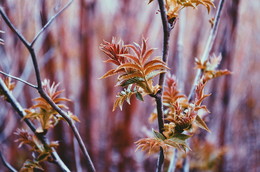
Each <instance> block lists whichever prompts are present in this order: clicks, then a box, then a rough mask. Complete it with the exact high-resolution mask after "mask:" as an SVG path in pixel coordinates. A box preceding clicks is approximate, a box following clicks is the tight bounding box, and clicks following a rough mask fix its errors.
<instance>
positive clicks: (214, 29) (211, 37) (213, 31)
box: [188, 0, 225, 101]
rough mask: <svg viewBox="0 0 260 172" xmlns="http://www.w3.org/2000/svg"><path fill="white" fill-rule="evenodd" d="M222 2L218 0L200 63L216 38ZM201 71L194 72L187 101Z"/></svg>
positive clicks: (206, 55)
mask: <svg viewBox="0 0 260 172" xmlns="http://www.w3.org/2000/svg"><path fill="white" fill-rule="evenodd" d="M224 2H225V0H220V1H219V4H218V9H217V12H216V14H215V22H214V25H213V27H212V28H211V30H210V35H209V37H208V40H207V44H206V47H205V49H204V52H203V55H202V57H201V62H202V63H203V62H204V61H206V60H207V59H208V58H209V53H210V51H211V49H212V46H213V44H214V42H215V38H216V34H217V30H218V25H219V21H220V15H221V11H222V9H223V4H224ZM201 73H202V71H201V70H200V69H198V70H197V73H196V76H195V79H194V81H193V84H192V87H191V90H190V94H189V97H188V100H189V101H190V100H191V99H192V98H193V95H194V90H195V87H196V85H197V83H198V82H199V79H200V77H201Z"/></svg>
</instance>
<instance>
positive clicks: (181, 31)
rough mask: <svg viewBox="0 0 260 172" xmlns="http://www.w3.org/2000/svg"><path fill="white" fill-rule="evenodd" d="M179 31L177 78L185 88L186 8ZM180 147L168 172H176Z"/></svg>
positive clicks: (181, 14) (180, 18)
mask: <svg viewBox="0 0 260 172" xmlns="http://www.w3.org/2000/svg"><path fill="white" fill-rule="evenodd" d="M179 16H180V17H179V31H178V38H177V51H176V58H177V61H178V68H177V74H176V75H177V78H178V85H179V87H180V89H181V90H184V81H185V79H184V76H185V75H184V73H183V72H184V70H183V69H185V67H184V64H183V48H184V43H183V41H184V33H185V22H186V10H185V9H184V10H182V11H180V15H179ZM177 155H178V149H174V155H173V156H172V157H171V161H170V165H169V168H168V172H174V171H175V169H176V163H177V160H178V156H177Z"/></svg>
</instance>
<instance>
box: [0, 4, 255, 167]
mask: <svg viewBox="0 0 260 172" xmlns="http://www.w3.org/2000/svg"><path fill="white" fill-rule="evenodd" d="M66 2H67V1H65V0H48V1H47V0H36V1H33V2H32V1H31V0H23V1H18V0H1V1H0V5H1V6H3V8H4V11H5V12H6V14H7V16H8V17H9V18H10V19H11V21H12V22H13V24H14V25H15V26H16V27H17V28H18V30H19V31H20V32H21V33H22V34H23V35H24V36H25V37H26V39H27V40H29V41H31V40H32V39H33V37H34V35H35V34H36V33H37V31H39V30H40V28H41V27H42V26H43V25H44V24H45V23H46V22H47V21H48V19H50V17H51V16H53V15H54V14H55V13H57V12H58V10H59V9H61V8H62V7H63V6H64V5H65V4H66ZM147 3H148V2H147V1H145V0H141V1H140V0H75V1H74V2H73V3H72V5H71V6H70V7H69V8H68V9H67V10H66V11H65V12H63V13H62V15H61V16H59V17H58V18H57V19H56V20H55V21H54V23H53V24H52V25H51V26H50V27H49V28H48V29H47V31H46V32H45V33H44V34H43V35H42V36H41V37H40V39H39V40H38V41H37V42H36V44H35V50H36V52H37V58H38V62H39V65H40V70H41V75H42V78H48V79H50V80H51V81H55V82H56V83H57V82H59V83H60V88H61V89H65V90H66V91H65V92H64V93H63V96H66V97H68V98H70V99H71V100H72V102H71V103H68V106H69V107H70V110H71V111H72V112H73V113H74V114H76V115H78V117H79V119H80V121H81V122H80V123H78V124H77V125H78V128H79V131H80V134H81V135H82V137H83V140H84V142H85V143H86V146H87V149H88V151H89V153H90V156H91V157H92V159H93V162H94V164H95V166H96V169H97V171H100V172H101V171H102V172H103V171H104V172H106V171H108V172H110V171H111V172H116V171H119V172H124V171H126V172H130V171H131V172H132V171H138V172H139V171H140V172H143V171H145V172H146V171H155V167H156V161H157V155H155V156H150V157H148V156H146V155H145V154H144V153H143V152H141V151H137V152H135V149H136V147H135V144H134V142H135V141H137V140H138V139H140V138H143V137H147V136H148V135H149V134H150V131H151V129H152V128H154V129H157V123H154V124H150V123H149V122H148V118H149V116H150V114H151V113H152V112H153V111H154V106H153V105H154V102H153V99H151V98H150V97H148V96H147V97H145V102H140V101H138V100H136V99H134V98H133V99H131V105H127V104H124V106H123V110H122V111H120V110H119V109H117V110H116V111H115V112H112V107H113V102H114V100H115V95H116V93H117V92H118V91H119V88H116V87H115V86H114V85H115V81H116V77H111V78H108V79H103V80H100V79H98V78H99V77H100V76H102V75H103V74H104V73H105V72H106V71H107V70H109V69H111V68H112V67H113V66H112V65H111V66H110V65H107V64H105V63H103V61H104V60H105V59H106V57H105V56H104V54H102V52H101V51H100V50H99V44H100V43H102V41H103V40H107V41H111V39H112V37H113V36H115V37H117V38H121V39H122V40H123V41H124V42H125V43H126V44H128V43H132V42H137V43H140V42H141V39H142V37H144V38H148V46H149V47H153V48H157V50H156V52H155V55H157V56H158V55H161V49H162V37H163V36H162V34H163V33H162V26H161V21H160V14H159V13H158V5H157V1H155V2H153V3H151V4H149V5H147ZM215 4H216V6H217V4H218V0H215ZM259 8H260V1H250V2H249V1H247V0H230V1H226V2H225V5H224V9H223V13H222V16H221V21H220V25H219V30H218V34H217V39H216V42H215V44H214V47H213V50H212V53H215V54H219V53H221V54H222V57H223V58H222V62H221V66H220V68H221V69H229V70H230V71H232V75H230V76H225V77H221V78H217V79H214V80H213V81H210V83H209V84H208V85H207V88H206V92H211V93H212V96H210V98H207V100H206V101H205V104H206V105H207V106H208V109H209V110H210V111H211V113H210V114H209V115H208V116H206V118H205V120H206V122H207V124H208V126H209V128H210V129H211V131H212V132H211V133H206V132H204V131H202V130H199V131H198V134H197V135H196V136H194V137H193V139H192V141H191V149H192V151H191V152H190V153H189V155H190V157H191V159H190V168H191V170H192V171H225V172H226V171H227V172H233V171H234V172H235V171H236V172H237V171H241V172H243V171H247V172H257V171H260V139H259V138H258V137H259V136H260V135H259V134H260V125H259V120H260V115H259V113H260V97H259V96H260V89H259V85H260V81H259V72H260V56H259V55H260V49H259V46H260V34H259V31H260V20H259V19H258V16H259ZM215 12H216V9H212V11H211V12H210V13H209V14H208V13H207V10H206V8H205V7H202V6H199V7H198V9H197V10H193V9H192V8H188V9H186V10H185V13H183V15H182V17H181V19H182V22H183V25H182V28H181V29H179V28H180V20H178V21H177V23H176V25H175V28H174V29H173V30H172V32H171V38H170V52H169V57H168V58H169V61H168V62H169V67H170V68H171V73H172V74H176V73H177V71H179V74H178V76H179V77H180V78H179V79H181V80H182V81H183V82H184V87H183V90H182V91H183V92H184V93H185V94H189V90H190V87H191V84H192V82H193V79H194V74H195V69H194V59H195V57H197V58H199V57H200V56H201V55H202V52H203V50H204V47H205V44H206V40H207V37H208V35H209V31H210V27H211V24H210V22H209V20H210V19H211V18H212V17H214V14H215ZM0 30H3V31H5V33H4V34H2V33H0V34H1V35H0V37H1V38H2V39H4V41H5V44H4V46H0V70H1V71H4V72H6V73H10V74H12V75H14V76H18V77H20V78H22V79H24V80H27V81H29V82H31V83H34V84H36V79H35V74H34V70H33V66H32V62H31V59H30V56H29V53H28V51H27V50H26V48H25V47H24V45H23V44H22V43H21V42H20V41H19V40H18V38H17V37H16V36H15V35H14V34H13V33H12V31H11V30H10V29H9V28H8V27H7V26H6V24H5V23H4V21H3V20H2V19H0ZM180 33H183V34H182V35H183V36H182V38H183V47H182V55H183V58H182V59H183V60H182V63H181V64H179V62H178V61H177V58H176V51H177V48H178V46H177V40H178V35H180ZM180 71H181V72H180ZM15 82H16V81H15ZM13 94H14V96H15V97H16V98H17V99H18V101H19V102H20V103H21V105H22V106H23V107H24V108H29V107H30V106H32V101H31V100H32V99H33V98H35V97H38V95H37V92H36V90H34V89H32V88H30V87H28V86H26V85H24V84H22V83H18V82H16V88H15V89H14V90H13ZM17 128H24V129H27V126H26V125H25V123H24V122H23V121H21V119H20V118H19V117H18V115H17V114H16V113H15V112H14V110H13V109H12V108H11V106H10V105H9V104H8V103H6V102H4V101H3V100H0V144H1V149H2V150H3V154H4V156H5V158H6V159H7V161H8V162H10V164H12V165H13V166H14V167H15V168H16V169H19V168H21V166H22V164H23V162H24V161H25V160H26V159H30V158H31V154H30V152H29V150H28V147H26V146H24V147H22V148H19V149H17V146H18V143H17V142H15V140H16V139H17V136H16V135H14V134H13V133H14V132H15V131H16V129H17ZM47 137H48V138H49V139H50V140H58V141H59V142H60V146H59V147H58V149H57V151H58V153H59V155H60V156H61V158H62V160H63V161H64V162H65V164H66V165H67V166H68V167H69V168H70V169H71V170H72V171H81V170H82V171H86V164H85V162H84V158H83V156H82V154H81V153H80V150H79V149H78V146H77V143H76V142H75V141H74V140H73V134H72V133H71V131H70V129H69V127H68V125H67V124H66V123H65V122H61V123H60V124H58V125H57V126H56V127H55V128H54V129H53V130H52V132H49V133H48V135H47ZM78 158H81V161H78V160H77V159H78ZM168 158H169V157H168ZM168 164H169V160H166V162H165V171H167V168H168ZM43 166H44V168H45V169H46V171H59V169H57V167H56V166H55V165H52V164H50V163H46V164H43ZM178 167H181V159H180V161H179V162H178ZM0 171H7V170H6V168H5V167H4V165H3V164H2V162H0Z"/></svg>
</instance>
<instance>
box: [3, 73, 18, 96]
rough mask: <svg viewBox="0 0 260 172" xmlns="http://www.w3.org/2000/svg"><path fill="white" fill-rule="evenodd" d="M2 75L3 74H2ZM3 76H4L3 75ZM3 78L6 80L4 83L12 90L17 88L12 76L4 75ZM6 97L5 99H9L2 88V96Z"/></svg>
mask: <svg viewBox="0 0 260 172" xmlns="http://www.w3.org/2000/svg"><path fill="white" fill-rule="evenodd" d="M0 77H1V76H0ZM1 78H2V77H1ZM2 79H3V81H4V83H5V85H6V87H7V88H8V89H9V90H10V91H12V90H13V89H14V88H15V84H14V83H13V82H12V81H11V78H9V77H4V78H2ZM2 96H3V97H4V99H5V100H7V97H5V95H4V93H3V91H2V90H1V88H0V97H2Z"/></svg>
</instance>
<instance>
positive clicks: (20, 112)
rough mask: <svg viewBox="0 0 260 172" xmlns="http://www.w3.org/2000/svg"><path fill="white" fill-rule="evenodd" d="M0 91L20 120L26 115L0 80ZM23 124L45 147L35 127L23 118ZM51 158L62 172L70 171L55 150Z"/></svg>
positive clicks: (45, 141) (44, 140)
mask: <svg viewBox="0 0 260 172" xmlns="http://www.w3.org/2000/svg"><path fill="white" fill-rule="evenodd" d="M0 90H1V91H2V92H3V94H4V95H5V96H6V98H7V101H8V102H9V103H10V104H11V105H12V107H13V109H14V110H15V111H16V112H17V113H18V115H19V116H20V117H21V118H24V117H25V115H26V113H25V112H24V109H23V108H22V106H21V105H20V104H19V103H18V101H17V100H16V99H15V98H14V97H13V95H12V94H11V92H10V91H9V90H8V88H7V87H6V85H5V83H4V81H3V80H2V79H1V78H0ZM24 121H25V123H26V124H27V126H28V127H29V128H30V129H31V130H32V132H33V133H34V134H35V135H36V136H37V137H38V139H39V140H40V141H41V142H42V143H43V144H44V145H47V142H48V140H46V138H44V136H43V135H40V134H38V133H37V132H36V128H35V126H34V125H33V124H32V122H31V121H30V120H29V119H27V118H24ZM52 157H53V159H54V161H55V163H56V164H57V165H58V166H59V167H60V168H61V169H62V170H63V171H70V170H69V169H68V167H67V166H66V165H65V164H64V163H63V161H62V160H61V159H60V157H59V155H58V154H57V153H56V151H55V149H53V152H52Z"/></svg>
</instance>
